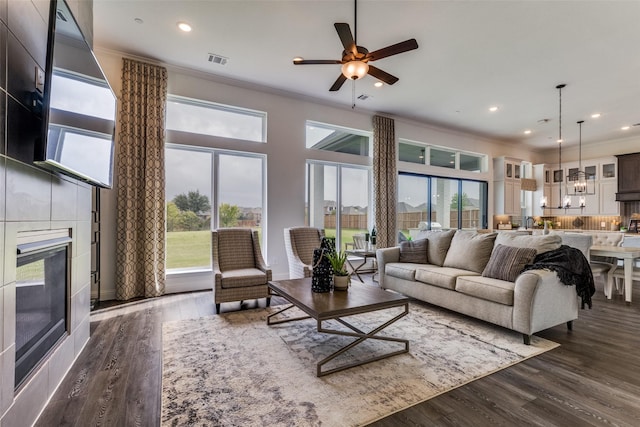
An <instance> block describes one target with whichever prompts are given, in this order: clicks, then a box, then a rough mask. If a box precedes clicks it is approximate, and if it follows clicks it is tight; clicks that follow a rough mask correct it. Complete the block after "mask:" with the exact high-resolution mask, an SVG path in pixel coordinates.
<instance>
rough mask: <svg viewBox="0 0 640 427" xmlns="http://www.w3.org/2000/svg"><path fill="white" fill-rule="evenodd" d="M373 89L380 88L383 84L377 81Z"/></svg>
mask: <svg viewBox="0 0 640 427" xmlns="http://www.w3.org/2000/svg"><path fill="white" fill-rule="evenodd" d="M373 85H374V86H375V87H382V85H384V83H382V82H380V81H377V82H375V83H374V84H373Z"/></svg>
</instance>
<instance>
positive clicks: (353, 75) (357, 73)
mask: <svg viewBox="0 0 640 427" xmlns="http://www.w3.org/2000/svg"><path fill="white" fill-rule="evenodd" d="M368 72H369V65H368V64H367V63H366V62H362V61H349V62H345V63H344V64H342V74H344V76H345V77H346V78H348V79H350V80H358V79H361V78H363V77H364V76H366V75H367V73H368Z"/></svg>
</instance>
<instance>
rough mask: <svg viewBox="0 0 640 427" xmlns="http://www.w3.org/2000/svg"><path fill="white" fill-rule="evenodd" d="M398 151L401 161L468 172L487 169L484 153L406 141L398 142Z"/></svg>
mask: <svg viewBox="0 0 640 427" xmlns="http://www.w3.org/2000/svg"><path fill="white" fill-rule="evenodd" d="M398 151H399V153H398V158H399V160H400V161H402V162H409V163H417V164H421V165H428V166H438V167H441V168H447V169H457V170H464V171H469V172H486V171H487V166H486V165H487V156H486V155H485V154H476V153H470V152H465V151H457V150H452V149H450V148H446V147H439V146H435V145H423V144H418V143H410V142H406V141H402V142H400V143H399V147H398Z"/></svg>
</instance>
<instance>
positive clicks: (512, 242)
mask: <svg viewBox="0 0 640 427" xmlns="http://www.w3.org/2000/svg"><path fill="white" fill-rule="evenodd" d="M496 245H505V246H515V247H517V248H534V249H535V250H536V252H537V253H539V254H541V253H543V252H548V251H552V250H554V249H558V248H559V247H560V245H562V236H560V235H558V234H547V235H542V236H514V235H511V234H509V233H498V237H496Z"/></svg>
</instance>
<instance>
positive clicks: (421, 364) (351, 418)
mask: <svg viewBox="0 0 640 427" xmlns="http://www.w3.org/2000/svg"><path fill="white" fill-rule="evenodd" d="M278 309H279V307H271V308H266V309H256V310H247V311H239V312H234V313H229V314H222V315H218V316H211V317H205V318H199V319H193V320H180V321H173V322H167V323H165V324H164V325H163V336H162V342H163V361H162V365H163V372H162V425H163V426H184V425H207V426H266V425H268V426H285V425H286V426H320V425H325V426H360V425H365V424H367V423H370V422H373V421H375V420H377V419H380V418H383V417H385V416H387V415H390V414H392V413H394V412H397V411H400V410H403V409H406V408H408V407H410V406H412V405H415V404H417V403H420V402H423V401H425V400H428V399H430V398H433V397H435V396H437V395H439V394H441V393H444V392H447V391H449V390H452V389H454V388H456V387H459V386H461V385H464V384H466V383H468V382H470V381H473V380H475V379H478V378H481V377H483V376H486V375H489V374H491V373H493V372H496V371H498V370H500V369H504V368H506V367H508V366H511V365H513V364H516V363H519V362H521V361H523V360H525V359H527V358H530V357H533V356H536V355H538V354H541V353H543V352H545V351H548V350H551V349H552V348H555V347H557V346H558V344H556V343H553V342H551V341H548V340H545V339H542V338H539V337H535V336H534V337H532V339H531V345H530V346H527V345H524V344H523V343H522V335H521V334H519V333H516V332H513V331H509V330H507V329H504V328H500V327H496V326H493V325H490V324H487V323H484V322H480V321H476V320H475V319H471V318H468V317H465V316H461V315H457V314H456V313H452V312H449V311H446V310H442V309H438V308H436V307H424V306H421V305H417V304H411V307H410V313H409V314H408V315H407V316H405V317H404V318H402V319H401V320H399V321H398V322H396V323H395V324H393V325H391V326H390V327H389V328H387V329H385V330H384V331H383V333H384V334H386V335H390V336H399V337H404V338H408V339H409V340H410V341H411V343H410V349H409V353H405V354H400V355H397V356H392V357H390V358H386V359H383V360H379V361H376V362H372V363H369V364H366V365H363V366H359V367H354V368H351V369H347V370H344V371H340V372H336V373H333V374H330V375H327V376H324V377H320V378H318V377H316V362H317V361H318V360H320V359H322V358H323V357H325V356H327V355H329V354H331V353H332V352H333V351H335V350H336V349H337V348H339V347H340V346H342V345H344V343H345V342H351V341H352V340H353V338H349V337H343V336H334V335H326V334H319V333H318V332H316V322H315V321H314V320H312V319H307V320H301V321H294V322H289V323H283V324H279V325H273V326H267V324H266V317H267V315H268V314H270V313H272V312H274V311H276V310H278ZM293 311H294V310H289V311H288V312H287V313H290V315H292V316H295V315H298V316H299V315H300V312H298V313H293ZM397 313H399V309H390V310H385V311H379V312H375V313H369V314H365V315H359V316H355V317H351V318H349V320H350V321H353V323H357V325H358V327H361V328H363V329H364V330H366V331H368V330H372V329H373V328H374V327H376V326H378V325H379V324H380V323H382V322H383V321H386V320H388V319H389V318H391V317H392V316H393V315H395V314H397ZM381 319H383V320H381ZM325 325H326V326H332V327H335V328H338V327H342V325H340V324H339V323H337V322H333V321H332V322H329V323H325ZM345 340H346V341H345ZM390 345H391V346H392V345H396V346H401V345H400V344H397V343H384V342H381V341H373V340H368V341H366V342H365V343H363V345H358V346H356V347H355V348H354V349H353V350H352V351H350V352H349V353H346V354H344V355H341V356H340V357H339V358H338V359H339V360H338V359H336V360H335V362H336V363H340V362H344V361H345V360H351V358H358V357H359V356H362V355H367V356H370V355H371V354H373V353H375V352H379V351H388V350H389V348H390V347H388V346H390ZM395 348H396V349H399V348H400V347H395ZM332 362H333V361H332Z"/></svg>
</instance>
